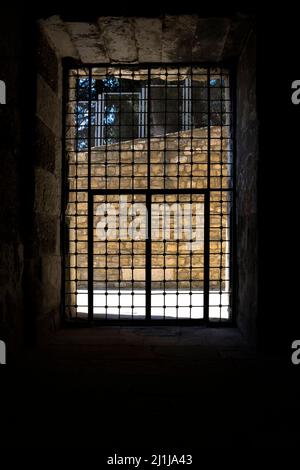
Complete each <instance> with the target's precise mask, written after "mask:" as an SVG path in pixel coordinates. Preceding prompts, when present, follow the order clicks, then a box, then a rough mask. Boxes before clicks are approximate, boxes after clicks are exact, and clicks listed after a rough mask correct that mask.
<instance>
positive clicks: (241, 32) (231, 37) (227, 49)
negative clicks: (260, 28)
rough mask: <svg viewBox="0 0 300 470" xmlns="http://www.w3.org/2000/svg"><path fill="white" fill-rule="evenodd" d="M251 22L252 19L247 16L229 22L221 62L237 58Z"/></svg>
mask: <svg viewBox="0 0 300 470" xmlns="http://www.w3.org/2000/svg"><path fill="white" fill-rule="evenodd" d="M253 22H254V21H253V18H251V17H248V16H245V17H243V16H237V17H236V18H233V19H232V20H231V22H230V27H229V30H228V34H227V37H226V41H225V44H224V48H223V53H222V59H223V60H228V59H232V58H234V57H238V55H239V54H240V52H241V50H242V48H243V46H244V43H245V40H246V38H247V34H248V32H250V30H251V26H252V25H253Z"/></svg>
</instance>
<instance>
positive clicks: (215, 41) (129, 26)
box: [39, 15, 253, 64]
mask: <svg viewBox="0 0 300 470" xmlns="http://www.w3.org/2000/svg"><path fill="white" fill-rule="evenodd" d="M39 23H40V25H41V28H42V29H43V30H44V32H45V33H46V34H47V36H48V37H49V39H50V41H51V42H52V43H53V45H54V47H55V49H56V50H57V52H58V54H59V55H60V56H61V57H71V58H74V59H76V60H79V61H81V62H82V63H91V64H92V63H142V62H188V61H193V62H198V61H199V62H205V61H207V62H219V61H226V60H230V59H234V58H235V57H237V56H238V55H239V53H240V51H241V48H242V46H243V44H244V41H245V39H246V37H247V35H248V33H249V30H250V29H251V26H252V24H253V19H252V18H251V17H249V16H243V15H235V16H233V17H228V18H220V17H214V18H201V17H199V16H198V15H181V16H171V15H170V16H169V15H167V16H164V17H162V18H146V17H145V18H142V17H109V16H105V17H99V18H97V19H96V20H95V21H93V22H77V21H63V20H62V19H61V17H60V16H58V15H55V16H51V17H49V18H47V19H43V20H40V21H39Z"/></svg>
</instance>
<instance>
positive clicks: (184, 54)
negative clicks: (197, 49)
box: [162, 15, 198, 62]
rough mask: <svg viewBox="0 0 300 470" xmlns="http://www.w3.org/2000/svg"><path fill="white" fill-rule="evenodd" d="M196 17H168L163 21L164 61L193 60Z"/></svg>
mask: <svg viewBox="0 0 300 470" xmlns="http://www.w3.org/2000/svg"><path fill="white" fill-rule="evenodd" d="M197 21H198V20H197V16H196V15H182V16H166V17H165V18H164V20H163V37H162V61H163V62H181V61H189V60H192V44H193V41H194V36H195V32H196V26H197Z"/></svg>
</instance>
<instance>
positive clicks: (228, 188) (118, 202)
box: [63, 64, 234, 323]
mask: <svg viewBox="0 0 300 470" xmlns="http://www.w3.org/2000/svg"><path fill="white" fill-rule="evenodd" d="M64 124H65V138H64V161H65V165H64V169H65V173H64V179H65V181H64V188H67V190H66V191H64V201H63V202H64V208H65V220H64V226H65V230H64V247H65V250H64V312H65V315H66V318H68V319H82V320H84V319H86V320H89V321H92V320H97V319H98V320H105V321H107V320H112V321H116V320H119V321H126V320H128V321H139V320H140V321H143V322H144V321H147V320H149V321H152V322H153V321H155V320H158V321H165V322H166V321H169V322H178V321H185V322H189V323H194V322H198V321H200V322H201V321H203V320H205V321H206V322H209V321H214V322H215V321H219V322H221V321H222V322H223V321H227V322H228V321H230V320H232V318H233V313H234V309H233V306H234V300H233V293H234V290H233V285H234V283H233V280H234V279H233V278H234V270H233V259H234V249H233V248H234V232H233V223H232V220H233V212H234V158H233V156H234V146H233V112H232V94H231V83H230V72H229V70H228V69H227V68H225V67H222V66H218V67H212V66H203V65H201V66H200V65H199V66H198V65H193V66H190V65H189V66H186V65H180V66H175V65H167V66H165V65H162V64H159V65H134V66H129V65H124V66H121V65H118V66H107V65H106V66H95V65H93V66H84V67H78V68H77V67H68V68H67V70H66V80H65V123H64Z"/></svg>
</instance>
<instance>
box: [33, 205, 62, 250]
mask: <svg viewBox="0 0 300 470" xmlns="http://www.w3.org/2000/svg"><path fill="white" fill-rule="evenodd" d="M59 241H60V224H59V219H58V218H57V217H56V216H52V215H49V214H45V213H41V212H38V213H35V216H34V225H33V239H32V244H31V245H32V247H31V251H32V253H33V255H36V256H37V255H38V254H39V255H41V256H42V255H51V254H59Z"/></svg>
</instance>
